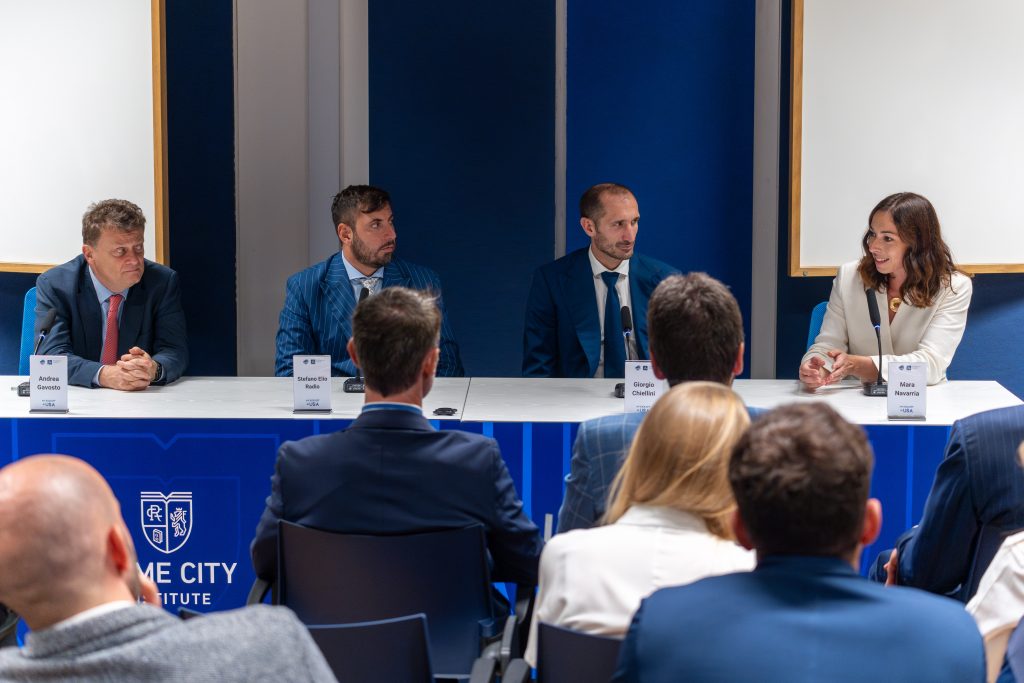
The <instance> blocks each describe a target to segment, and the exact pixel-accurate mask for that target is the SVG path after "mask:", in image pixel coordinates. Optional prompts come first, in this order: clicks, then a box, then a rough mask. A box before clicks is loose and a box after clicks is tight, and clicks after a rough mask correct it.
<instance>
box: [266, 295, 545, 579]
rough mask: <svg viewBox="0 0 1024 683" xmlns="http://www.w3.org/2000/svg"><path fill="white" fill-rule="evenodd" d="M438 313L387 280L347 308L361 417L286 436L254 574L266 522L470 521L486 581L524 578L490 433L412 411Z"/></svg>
mask: <svg viewBox="0 0 1024 683" xmlns="http://www.w3.org/2000/svg"><path fill="white" fill-rule="evenodd" d="M440 326H441V312H440V310H439V309H438V307H437V302H436V301H435V300H434V298H433V297H431V296H429V295H427V294H425V293H423V292H419V291H416V290H412V289H407V288H404V287H390V288H388V289H385V290H383V291H382V292H380V293H379V294H376V295H374V296H371V297H369V298H367V299H366V300H365V301H363V302H361V303H360V304H359V305H358V306H357V307H356V312H355V316H354V317H353V319H352V335H353V336H352V339H351V340H349V342H348V354H349V356H350V357H351V358H352V359H353V361H354V362H355V363H356V365H357V366H358V367H359V368H360V369H361V370H362V371H363V374H364V376H365V378H366V403H365V405H364V406H363V410H362V414H361V415H360V416H359V417H358V418H357V419H356V420H355V421H354V422H353V423H352V424H351V426H349V428H348V429H345V430H343V431H340V432H335V433H333V434H326V435H321V436H311V437H307V438H305V439H302V440H300V441H289V442H286V443H284V444H283V445H282V446H281V449H280V450H279V451H278V454H277V464H276V467H275V472H274V475H273V477H272V478H271V492H270V496H269V497H268V498H267V507H266V510H264V512H263V516H262V517H261V518H260V522H259V525H258V527H257V529H256V538H255V539H254V540H253V543H252V560H253V565H254V567H255V569H256V574H257V576H259V577H260V578H263V579H267V580H273V579H274V578H275V577H276V574H277V526H278V525H277V523H278V520H281V519H284V520H287V521H290V522H296V523H298V524H303V525H306V526H311V527H316V528H318V529H327V530H332V531H339V532H346V533H362V534H396V533H412V532H417V531H428V530H437V529H446V528H447V529H451V528H460V527H465V526H470V525H473V524H481V525H483V527H484V533H485V535H486V541H487V549H488V551H489V552H490V555H491V559H492V560H493V570H492V572H491V578H492V579H493V580H495V581H509V582H515V583H522V584H531V585H532V584H535V583H536V581H537V561H538V555H539V554H540V548H541V541H540V534H539V533H538V530H537V527H536V525H534V523H533V522H531V521H530V520H529V518H528V517H527V516H526V514H525V513H524V512H523V504H522V502H521V501H520V500H519V496H518V495H517V494H516V490H515V485H514V484H513V483H512V478H511V477H510V476H509V473H508V468H507V467H506V466H505V462H504V461H503V460H502V458H501V452H500V451H499V449H498V444H497V442H496V441H495V440H494V439H489V438H486V437H483V436H480V435H479V434H470V433H468V432H463V431H458V430H444V431H438V430H436V429H434V428H433V427H432V426H431V425H430V423H429V422H428V421H427V419H426V418H424V417H423V410H422V404H423V397H424V396H426V395H427V393H428V392H429V391H430V389H431V387H432V385H433V381H434V370H435V368H436V366H437V362H438V357H439V356H440V353H441V351H440V349H439V348H438V339H439V331H440Z"/></svg>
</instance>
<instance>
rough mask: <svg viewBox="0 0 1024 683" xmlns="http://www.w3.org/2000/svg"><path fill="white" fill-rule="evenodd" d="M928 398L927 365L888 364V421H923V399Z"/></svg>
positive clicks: (922, 363) (918, 363)
mask: <svg viewBox="0 0 1024 683" xmlns="http://www.w3.org/2000/svg"><path fill="white" fill-rule="evenodd" d="M927 396H928V363H925V362H917V363H900V362H898V361H893V362H891V363H889V394H888V398H887V399H886V401H887V402H888V404H889V406H888V407H889V419H890V420H923V419H925V412H924V411H925V399H926V398H927Z"/></svg>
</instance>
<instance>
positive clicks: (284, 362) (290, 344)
mask: <svg viewBox="0 0 1024 683" xmlns="http://www.w3.org/2000/svg"><path fill="white" fill-rule="evenodd" d="M380 286H381V288H383V287H410V288H412V289H421V290H425V291H430V292H433V293H435V294H437V297H438V299H437V303H438V306H440V308H441V358H440V360H439V361H438V364H437V374H438V376H440V377H462V376H463V375H464V374H465V372H464V370H463V368H462V359H461V357H460V356H459V345H458V344H457V343H456V341H455V334H454V333H453V332H452V327H451V324H450V323H449V322H448V313H447V311H446V310H445V307H444V301H443V300H442V299H441V280H440V278H438V276H437V273H435V272H434V271H432V270H430V269H429V268H424V267H422V266H417V265H415V264H412V263H409V262H407V261H402V260H401V259H397V258H396V259H393V260H392V261H391V263H389V264H388V265H387V266H385V267H384V281H383V282H382V283H381V285H380ZM355 305H356V300H355V295H354V294H353V293H352V285H351V283H350V281H349V279H348V273H347V272H346V270H345V264H344V263H343V262H342V260H341V254H334V255H333V256H331V257H330V258H329V259H327V260H326V261H322V262H320V263H318V264H316V265H315V266H311V267H309V268H307V269H305V270H303V271H301V272H298V273H296V274H295V275H292V276H291V277H290V278H288V284H287V286H286V289H285V300H284V308H283V309H282V310H281V316H280V319H279V323H278V329H277V353H276V358H275V360H274V374H276V375H277V376H279V377H288V376H291V374H292V356H294V355H295V354H325V355H326V354H329V355H330V356H331V365H332V374H333V375H334V376H336V377H337V376H346V375H355V374H356V368H355V366H354V365H353V364H352V360H351V359H350V358H349V356H348V351H347V350H346V348H345V347H346V345H347V344H348V340H349V337H351V336H352V312H353V311H354V309H355Z"/></svg>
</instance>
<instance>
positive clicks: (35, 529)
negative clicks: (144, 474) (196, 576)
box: [0, 455, 335, 681]
mask: <svg viewBox="0 0 1024 683" xmlns="http://www.w3.org/2000/svg"><path fill="white" fill-rule="evenodd" d="M0 558H3V565H2V566H3V569H2V571H0V603H3V604H5V605H7V606H9V607H10V608H11V609H12V610H14V611H16V612H17V613H18V614H19V615H21V618H22V619H23V620H24V621H25V623H27V624H28V625H29V627H30V628H31V629H32V632H31V633H29V634H28V638H27V641H26V643H25V647H24V648H22V649H18V648H10V647H9V648H3V649H0V681H57V680H74V681H114V680H116V681H166V680H196V681H201V680H209V681H213V680H216V681H284V680H302V681H334V680H335V678H334V676H333V674H332V673H331V671H330V669H329V668H328V666H327V663H326V662H325V661H324V659H323V655H321V653H320V651H319V650H318V649H317V647H316V644H315V643H314V642H313V640H312V638H311V637H310V635H309V633H308V631H307V630H306V628H305V627H304V626H303V625H302V624H301V623H300V622H299V621H298V619H296V617H295V615H294V614H292V613H291V612H290V611H288V610H287V609H285V608H283V607H267V606H257V607H249V608H245V609H240V610H234V611H230V612H222V613H220V614H211V615H208V616H204V617H202V618H199V619H192V620H190V621H181V620H179V619H177V618H176V617H173V616H171V615H170V614H168V613H167V612H165V611H163V610H162V609H160V608H159V604H160V598H159V596H158V595H157V591H156V585H155V584H154V583H153V582H152V581H151V580H150V579H149V578H147V577H146V576H145V575H144V574H142V573H141V572H140V571H139V566H138V563H137V561H136V556H135V547H134V545H133V544H132V539H131V536H130V534H129V533H128V528H127V527H126V526H125V523H124V520H123V519H122V518H121V511H120V507H119V505H118V502H117V499H115V498H114V494H113V492H112V491H111V490H110V487H109V486H107V483H106V481H104V479H103V477H101V476H100V474H99V473H98V472H96V470H94V469H93V468H92V467H90V466H89V465H87V464H86V463H84V462H82V461H81V460H77V459H75V458H70V457H67V456H62V455H37V456H32V457H29V458H25V459H23V460H18V461H16V462H14V463H12V464H10V465H8V466H6V467H4V468H3V469H0ZM140 601H141V602H142V603H145V604H139V603H140Z"/></svg>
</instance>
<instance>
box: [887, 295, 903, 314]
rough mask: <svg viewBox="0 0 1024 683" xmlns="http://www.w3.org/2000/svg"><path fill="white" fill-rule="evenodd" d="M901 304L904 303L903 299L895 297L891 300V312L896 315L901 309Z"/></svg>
mask: <svg viewBox="0 0 1024 683" xmlns="http://www.w3.org/2000/svg"><path fill="white" fill-rule="evenodd" d="M901 303H903V299H901V298H899V297H898V296H894V297H893V298H891V299H889V310H890V311H892V312H893V313H895V312H896V311H897V310H898V309H899V307H900V304H901Z"/></svg>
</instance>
